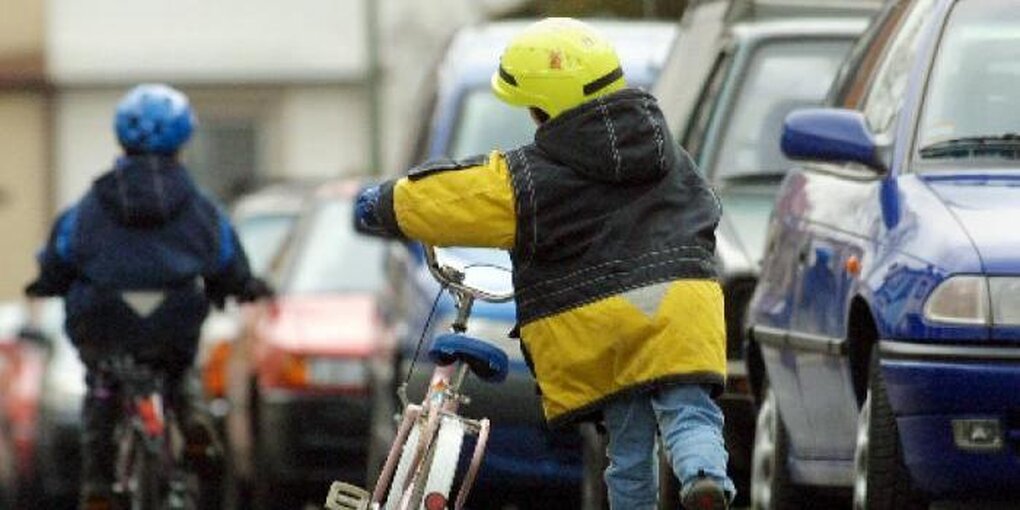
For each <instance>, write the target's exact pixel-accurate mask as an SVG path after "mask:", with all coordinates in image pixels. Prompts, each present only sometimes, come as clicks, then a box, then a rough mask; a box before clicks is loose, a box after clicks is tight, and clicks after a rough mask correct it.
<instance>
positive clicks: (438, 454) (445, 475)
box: [415, 416, 466, 508]
mask: <svg viewBox="0 0 1020 510" xmlns="http://www.w3.org/2000/svg"><path fill="white" fill-rule="evenodd" d="M465 432H466V427H465V426H464V422H462V421H461V420H460V419H459V418H456V417H451V416H444V417H443V418H442V422H441V423H440V425H439V432H438V433H437V434H436V439H435V441H434V443H433V445H432V451H431V452H429V458H428V459H426V461H427V464H426V465H425V468H426V469H425V470H424V472H423V475H425V476H426V480H425V483H424V484H423V488H424V490H423V491H421V497H418V498H415V501H422V500H423V501H425V502H427V504H426V505H425V506H426V508H447V507H448V506H449V505H448V500H449V499H450V489H451V488H452V487H453V478H454V475H456V474H457V465H458V463H459V462H458V461H459V460H460V449H461V447H462V446H463V445H464V434H465Z"/></svg>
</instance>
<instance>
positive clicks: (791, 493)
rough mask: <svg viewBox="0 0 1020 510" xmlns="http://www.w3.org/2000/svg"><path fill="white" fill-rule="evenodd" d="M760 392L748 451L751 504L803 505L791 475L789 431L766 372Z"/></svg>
mask: <svg viewBox="0 0 1020 510" xmlns="http://www.w3.org/2000/svg"><path fill="white" fill-rule="evenodd" d="M761 395H762V400H761V404H760V405H759V406H758V418H757V421H756V425H755V434H754V448H753V449H752V453H751V490H750V492H751V508H752V509H754V510H796V509H799V508H802V507H803V505H804V501H803V495H802V493H803V488H801V487H799V486H797V485H796V484H794V483H793V480H792V479H791V477H790V471H789V467H788V466H787V460H788V458H789V435H788V434H787V431H786V426H785V425H784V424H783V418H782V416H781V415H780V413H779V406H778V405H777V402H776V394H775V392H773V391H772V387H771V385H769V382H768V377H767V376H765V377H762V392H761Z"/></svg>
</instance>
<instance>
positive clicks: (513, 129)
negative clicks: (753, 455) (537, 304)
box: [369, 21, 677, 507]
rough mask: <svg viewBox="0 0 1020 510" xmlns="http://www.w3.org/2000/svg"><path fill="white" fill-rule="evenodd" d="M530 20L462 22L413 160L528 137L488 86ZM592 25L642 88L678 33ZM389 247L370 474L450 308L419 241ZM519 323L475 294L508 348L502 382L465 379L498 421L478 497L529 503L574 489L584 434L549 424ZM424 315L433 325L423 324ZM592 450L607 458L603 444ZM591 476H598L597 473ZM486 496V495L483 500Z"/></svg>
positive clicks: (502, 256)
mask: <svg viewBox="0 0 1020 510" xmlns="http://www.w3.org/2000/svg"><path fill="white" fill-rule="evenodd" d="M527 24H528V22H527V21H507V22H493V23H487V24H484V25H480V26H474V27H468V28H465V29H463V30H461V31H460V32H459V33H458V34H457V35H456V37H455V38H454V39H453V40H452V42H451V44H450V46H449V47H448V49H447V51H446V54H445V57H444V59H443V60H442V62H441V63H440V65H439V66H438V67H437V70H436V74H437V76H438V79H437V81H436V87H437V88H436V90H435V93H434V96H433V97H432V98H431V100H430V101H429V104H430V105H432V110H431V111H430V112H429V114H428V115H427V116H426V117H425V119H426V125H425V126H424V127H423V128H422V129H421V131H420V132H419V133H418V142H417V150H416V152H415V154H414V155H413V161H412V165H413V164H416V163H419V162H422V161H425V160H428V159H433V158H440V157H451V158H454V159H456V158H464V157H467V156H472V155H476V154H482V153H487V152H488V151H491V150H493V149H499V148H503V149H509V148H513V147H515V146H518V145H522V144H524V143H528V142H530V141H531V140H532V138H533V136H534V132H535V125H534V122H533V121H532V120H531V119H530V117H529V115H528V113H527V111H526V110H524V109H522V108H512V107H510V106H508V105H506V104H504V103H502V102H500V101H499V100H498V99H497V98H496V97H495V96H494V95H493V94H492V92H491V91H490V88H489V87H490V86H489V79H490V77H491V75H492V72H493V70H494V69H495V67H496V63H497V62H498V61H499V55H500V53H501V52H502V50H503V48H504V47H505V45H506V43H507V42H509V40H510V38H511V37H512V36H513V35H515V34H516V33H518V32H519V31H520V30H521V29H523V28H524V27H525V26H526V25H527ZM593 25H594V26H595V27H596V28H597V29H599V30H601V31H602V32H603V33H604V34H605V35H606V36H607V37H608V38H609V39H610V40H612V41H613V42H614V43H615V45H616V49H617V52H618V54H619V56H620V59H621V62H622V66H623V69H624V74H625V76H626V77H627V80H628V83H629V84H630V85H631V86H640V87H645V88H648V87H650V86H651V84H652V83H653V81H654V79H655V77H656V76H657V75H658V71H659V68H660V66H661V63H662V61H663V60H664V59H665V57H666V54H667V53H668V51H669V48H670V46H671V45H672V42H673V40H674V39H675V38H676V34H677V28H676V25H675V24H672V23H662V22H610V21H596V22H593ZM408 166H411V165H408ZM388 251H389V255H388V262H387V268H388V278H387V282H388V285H387V290H386V295H385V298H384V299H383V300H382V303H384V304H386V308H385V309H384V310H383V316H384V317H385V318H387V320H388V322H389V324H391V328H390V329H391V330H392V331H393V332H394V334H395V335H396V339H395V343H396V345H397V349H396V353H395V354H396V355H395V358H394V363H393V369H392V370H391V374H392V375H391V380H392V381H393V383H392V384H391V385H390V386H389V388H383V387H380V391H381V394H380V395H379V397H378V399H379V401H380V402H382V403H381V404H380V407H382V406H387V407H388V408H389V409H390V412H389V413H385V412H380V413H377V417H378V418H379V419H378V420H377V421H375V422H374V424H373V431H374V432H373V446H372V447H371V449H370V451H372V452H377V453H376V454H373V455H372V456H371V457H370V459H369V466H370V472H372V473H374V472H375V471H376V469H377V466H378V465H379V463H380V462H381V460H382V459H381V456H382V454H383V453H384V452H385V449H384V448H385V447H386V446H387V445H388V444H390V442H391V441H392V437H393V434H394V429H395V426H394V422H393V418H392V414H393V413H394V412H396V410H397V405H398V404H397V403H396V402H394V400H395V398H394V393H395V387H396V386H397V385H399V384H400V383H402V382H404V381H405V379H407V378H408V377H410V380H409V383H410V384H409V388H410V391H409V394H410V396H411V399H412V401H413V400H414V399H417V398H420V397H421V395H422V393H423V389H424V387H425V383H426V382H427V377H428V374H429V373H430V369H429V368H428V366H426V363H423V362H422V360H420V359H419V360H417V363H416V365H415V366H416V368H415V370H413V371H411V370H410V368H411V364H412V363H411V362H412V360H414V359H415V354H416V353H417V352H418V344H419V341H420V340H421V341H423V342H425V343H426V345H427V343H428V342H430V341H431V338H432V337H433V335H435V334H436V333H438V332H442V331H444V330H445V329H446V328H448V327H449V324H450V323H451V322H452V314H453V313H454V308H453V305H452V302H451V301H450V300H449V299H448V298H447V299H440V300H439V301H438V302H437V304H436V309H435V311H434V314H433V313H432V308H433V302H434V300H435V299H436V296H437V294H438V292H439V287H438V285H437V284H436V283H435V281H434V280H433V278H432V277H431V276H430V275H429V274H428V272H427V269H426V268H425V266H424V263H423V257H422V253H421V250H420V246H419V245H417V244H397V243H394V244H392V245H391V246H390V249H389V250H388ZM459 253H460V255H461V256H463V257H465V258H467V259H468V260H471V261H473V262H482V263H485V262H488V263H495V264H498V265H503V266H508V265H509V258H508V255H507V253H506V252H503V251H499V250H486V249H481V250H477V249H473V250H461V251H460V252H459ZM430 316H433V320H432V321H429V317H430ZM515 323H516V312H515V308H514V305H513V304H512V303H504V304H497V305H494V304H489V303H476V304H475V305H474V310H473V313H472V317H471V322H470V323H469V324H468V331H469V332H470V333H471V334H472V335H473V336H478V337H480V338H484V339H487V340H489V341H491V342H492V343H494V344H496V345H499V346H501V347H503V349H504V350H506V351H507V352H508V353H509V354H510V357H511V373H510V376H509V378H508V379H507V381H506V382H504V383H502V384H500V385H499V386H492V385H489V384H485V383H481V382H478V381H476V380H472V379H469V380H468V383H467V384H466V386H465V389H466V392H467V394H469V395H471V396H472V404H471V405H469V406H466V407H464V408H463V410H462V411H463V412H464V414H465V415H468V416H476V417H478V416H486V417H488V418H490V419H491V420H492V423H493V429H492V435H491V436H490V438H489V446H488V449H487V451H486V455H485V458H484V464H483V467H482V470H481V472H480V475H479V479H478V482H477V487H476V489H475V490H473V491H472V495H473V503H474V504H475V505H476V506H482V507H490V506H495V505H497V504H498V503H497V501H496V500H498V499H500V498H503V497H511V496H510V493H513V496H512V497H517V498H521V497H524V498H531V501H528V500H525V501H523V502H521V501H518V503H519V504H523V505H525V506H528V505H529V504H534V502H535V501H538V500H540V499H542V498H546V499H547V500H549V501H554V500H556V498H561V500H562V498H576V497H577V496H578V495H579V494H578V493H579V490H578V489H579V487H580V486H581V479H582V469H581V467H582V448H581V439H580V436H579V434H578V433H577V431H576V430H557V431H553V430H549V429H548V428H547V427H546V426H545V424H544V419H543V417H542V411H541V406H540V402H539V397H538V395H537V392H536V389H535V384H534V380H533V378H532V376H531V374H530V372H529V371H528V368H527V366H526V364H525V362H524V360H523V357H522V355H521V351H520V347H519V345H518V344H517V341H516V340H511V339H509V338H508V333H509V332H510V330H511V329H513V327H514V325H515ZM427 324H428V325H430V327H428V328H427V329H426V325H427ZM423 330H424V331H423ZM468 451H469V450H468ZM378 452H382V453H378ZM595 455H596V456H598V455H601V456H603V457H604V454H602V453H600V452H596V453H595ZM594 476H595V477H596V478H600V477H601V473H600V472H599V473H597V474H595V475H594ZM483 497H484V498H487V500H485V501H483V500H481V498H483Z"/></svg>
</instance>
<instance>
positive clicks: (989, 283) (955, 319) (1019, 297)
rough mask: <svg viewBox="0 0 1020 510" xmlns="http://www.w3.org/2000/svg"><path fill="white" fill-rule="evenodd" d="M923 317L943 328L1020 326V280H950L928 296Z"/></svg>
mask: <svg viewBox="0 0 1020 510" xmlns="http://www.w3.org/2000/svg"><path fill="white" fill-rule="evenodd" d="M924 317H925V319H927V320H929V321H931V322H937V323H942V324H959V325H975V326H993V325H994V326H1011V325H1020V278H1016V277H1004V276H992V277H987V276H979V275H962V276H953V277H950V278H947V279H946V280H944V281H943V282H942V283H940V284H939V285H938V286H937V287H935V290H934V291H932V293H931V295H930V296H928V300H927V301H926V302H925V304H924Z"/></svg>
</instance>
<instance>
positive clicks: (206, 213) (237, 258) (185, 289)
mask: <svg viewBox="0 0 1020 510" xmlns="http://www.w3.org/2000/svg"><path fill="white" fill-rule="evenodd" d="M38 259H39V264H40V266H41V268H40V274H39V278H38V279H37V280H36V281H34V282H32V283H31V284H30V285H29V286H28V287H27V288H26V292H27V293H28V294H30V295H36V296H44V295H63V296H65V297H66V298H65V306H66V309H67V321H66V329H67V332H68V335H69V336H70V337H71V340H72V341H73V342H74V343H75V344H76V345H79V346H81V345H83V344H89V345H91V346H96V347H99V346H104V347H115V346H116V347H127V348H129V349H132V347H131V345H132V344H138V345H139V346H141V345H150V346H156V345H164V346H165V345H166V344H167V343H168V342H169V343H174V344H177V345H179V346H180V347H181V348H183V349H185V350H187V351H193V349H194V344H195V342H196V340H197V338H198V335H199V329H200V328H201V325H202V322H203V320H204V319H205V316H206V314H207V313H208V310H209V302H210V299H212V300H213V301H216V302H221V301H222V299H223V298H224V297H225V296H226V295H230V294H234V295H236V294H240V293H242V292H243V290H244V288H245V285H247V284H248V283H249V280H250V279H251V273H250V271H249V268H248V261H247V257H246V256H245V254H244V251H243V250H242V248H241V245H240V243H239V242H238V239H237V235H236V233H235V232H234V229H233V227H232V226H231V224H230V222H229V220H228V219H227V217H226V216H225V215H224V214H223V213H222V212H221V211H220V210H219V209H218V208H217V207H216V205H215V204H214V203H213V202H212V201H211V200H209V199H208V198H206V197H205V196H203V194H202V193H201V192H200V191H199V190H198V188H197V187H196V186H195V184H194V183H193V182H192V180H191V178H190V177H189V175H188V172H187V170H186V169H185V168H184V167H183V166H181V165H180V164H179V163H177V162H176V160H175V159H173V158H169V157H163V156H154V155H138V156H125V157H122V158H120V159H119V160H118V161H117V162H116V164H115V165H114V167H113V169H112V170H110V171H108V172H106V173H105V174H103V175H102V176H100V177H99V178H98V179H96V181H95V182H94V183H93V184H92V187H91V188H90V189H89V191H88V192H87V193H86V194H85V196H84V197H82V199H81V200H80V201H78V202H77V203H76V204H74V205H72V206H71V207H69V208H68V209H67V210H65V211H64V212H63V213H62V214H61V215H60V216H59V217H58V218H57V221H56V223H55V224H54V227H53V231H52V233H51V235H50V238H49V241H48V243H47V245H46V246H45V248H44V249H43V250H42V251H41V252H40V253H39V255H38ZM138 303H142V304H138Z"/></svg>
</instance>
